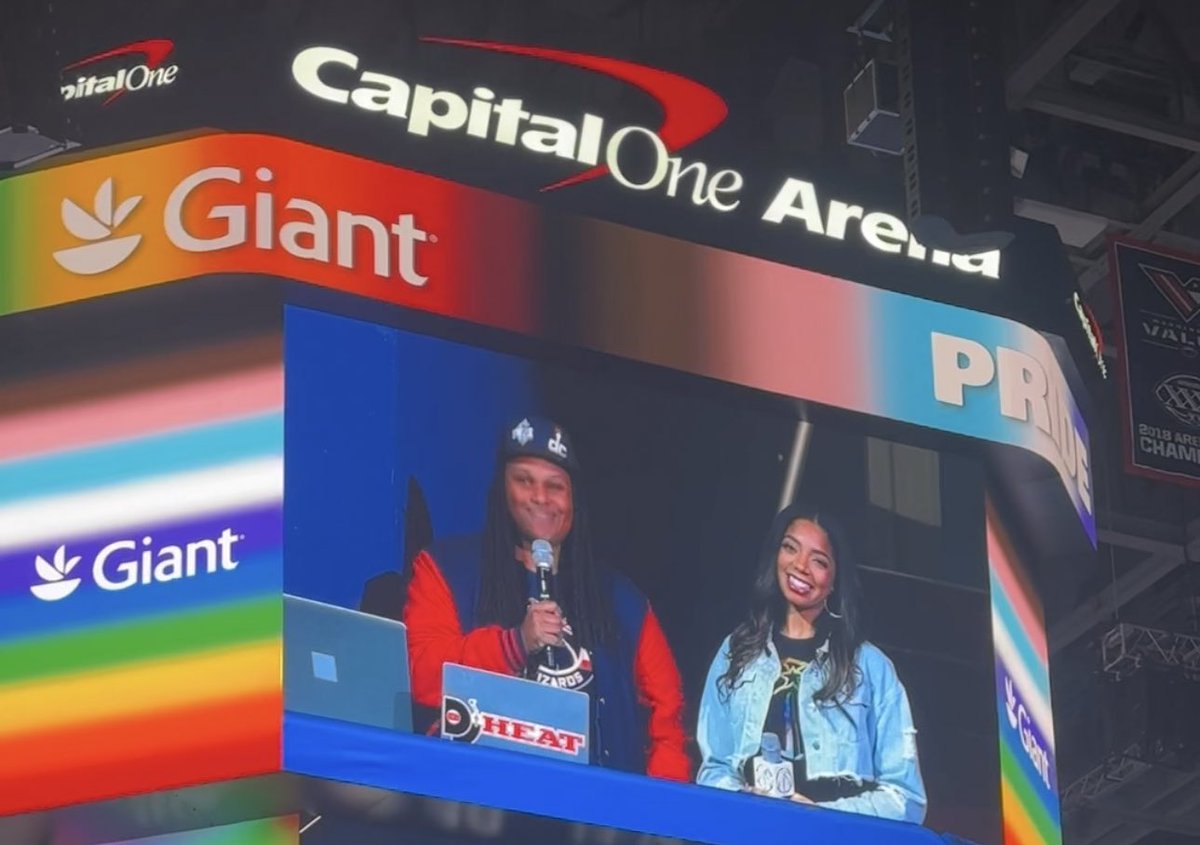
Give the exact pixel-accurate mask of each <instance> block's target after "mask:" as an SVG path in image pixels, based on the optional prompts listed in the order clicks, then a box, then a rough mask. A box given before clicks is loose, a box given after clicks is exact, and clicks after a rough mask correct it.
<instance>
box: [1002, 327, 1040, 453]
mask: <svg viewBox="0 0 1200 845" xmlns="http://www.w3.org/2000/svg"><path fill="white" fill-rule="evenodd" d="M996 368H997V370H998V371H999V374H1000V413H1002V414H1003V415H1004V416H1006V417H1009V418H1011V419H1014V420H1019V421H1020V422H1028V421H1029V419H1030V414H1032V415H1033V422H1034V424H1035V425H1036V426H1037V427H1038V428H1040V429H1041V430H1042V431H1044V432H1045V433H1046V434H1050V433H1051V428H1050V407H1049V405H1048V404H1047V402H1046V393H1047V390H1048V385H1047V383H1046V371H1045V370H1044V369H1042V365H1041V364H1039V363H1038V362H1037V360H1036V359H1035V358H1033V357H1031V356H1029V355H1026V354H1025V353H1023V352H1018V351H1016V350H1015V349H1006V348H1005V347H1003V346H1001V347H999V348H998V349H997V350H996Z"/></svg>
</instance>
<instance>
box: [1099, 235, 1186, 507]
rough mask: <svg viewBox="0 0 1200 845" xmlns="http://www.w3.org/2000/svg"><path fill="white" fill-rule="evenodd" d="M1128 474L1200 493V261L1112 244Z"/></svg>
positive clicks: (1138, 245) (1137, 246)
mask: <svg viewBox="0 0 1200 845" xmlns="http://www.w3.org/2000/svg"><path fill="white" fill-rule="evenodd" d="M1109 266H1111V267H1112V268H1113V283H1114V285H1115V287H1116V294H1117V302H1118V304H1119V320H1118V323H1119V325H1120V331H1121V337H1122V341H1121V356H1122V358H1121V363H1122V367H1121V369H1122V372H1123V373H1124V381H1125V393H1124V402H1125V413H1124V415H1123V417H1122V419H1123V427H1124V431H1125V443H1126V449H1125V466H1126V469H1127V470H1128V471H1129V472H1132V473H1136V474H1138V475H1145V476H1147V477H1150V478H1154V479H1158V480H1160V481H1173V482H1175V483H1177V484H1185V485H1189V486H1200V358H1198V356H1197V352H1198V351H1200V256H1192V257H1189V256H1185V255H1181V254H1178V253H1174V252H1169V251H1165V250H1163V249H1162V248H1161V247H1157V246H1152V245H1150V244H1142V243H1137V242H1132V241H1113V243H1112V255H1111V261H1110V265H1109Z"/></svg>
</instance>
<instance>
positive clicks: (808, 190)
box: [762, 179, 825, 235]
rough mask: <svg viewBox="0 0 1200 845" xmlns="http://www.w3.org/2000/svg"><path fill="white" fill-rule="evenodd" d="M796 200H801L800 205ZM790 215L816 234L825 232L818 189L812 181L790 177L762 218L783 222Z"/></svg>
mask: <svg viewBox="0 0 1200 845" xmlns="http://www.w3.org/2000/svg"><path fill="white" fill-rule="evenodd" d="M796 200H799V201H800V204H799V205H796ZM788 217H795V218H796V219H797V220H800V221H802V222H803V223H804V226H805V228H807V229H808V231H810V232H811V233H813V234H814V235H823V234H825V227H824V225H822V223H821V209H820V207H819V206H818V205H817V189H816V188H814V187H813V184H812V182H804V181H802V180H800V179H788V180H787V181H786V182H784V183H783V187H782V188H780V189H779V192H778V193H777V194H775V199H773V200H771V204H770V205H769V206H767V210H766V211H765V212H763V216H762V219H763V220H766V221H767V222H768V223H782V222H783V221H784V219H785V218H788Z"/></svg>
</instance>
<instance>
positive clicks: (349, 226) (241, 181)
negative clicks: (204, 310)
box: [54, 167, 438, 287]
mask: <svg viewBox="0 0 1200 845" xmlns="http://www.w3.org/2000/svg"><path fill="white" fill-rule="evenodd" d="M252 174H253V175H252V176H250V177H249V178H247V174H246V173H244V172H243V171H242V170H241V169H239V168H236V167H204V168H201V169H200V170H197V171H195V172H194V173H189V174H188V175H187V176H184V177H183V178H182V179H180V180H179V182H178V183H177V184H176V185H175V186H174V187H173V188H172V189H171V192H170V194H168V195H167V201H166V203H165V205H164V207H163V211H162V224H163V234H164V235H165V236H166V239H167V241H168V242H170V244H171V245H172V246H174V247H176V248H177V249H179V250H181V251H183V252H191V253H207V252H220V251H223V250H227V249H234V248H237V247H241V246H246V245H249V246H252V247H253V248H255V249H260V250H266V251H275V250H278V251H280V252H283V253H286V254H288V255H290V256H292V257H293V258H298V259H301V260H304V261H313V262H317V263H320V264H336V265H337V266H338V267H342V268H345V269H347V270H357V269H358V265H359V263H360V261H361V259H362V258H363V256H364V255H365V256H366V259H367V260H366V261H365V262H362V263H366V264H369V265H370V266H371V269H372V270H373V272H374V273H375V275H376V276H380V277H382V278H385V279H391V278H394V277H396V276H398V277H399V278H400V280H401V281H403V282H405V283H406V284H409V285H412V286H413V287H422V286H424V285H425V283H426V282H427V281H428V280H429V277H428V275H426V274H423V273H421V272H420V268H421V266H422V258H421V255H422V254H423V253H424V252H425V251H426V250H428V249H429V246H430V245H433V244H436V243H437V242H438V236H437V235H436V234H432V233H430V232H426V231H425V230H424V229H422V228H420V226H418V225H417V216H416V215H415V214H412V213H405V214H398V215H396V217H395V219H394V220H393V221H388V220H383V219H379V218H377V217H374V216H372V215H370V214H359V213H356V212H353V211H349V210H343V209H334V210H332V211H330V210H328V209H326V208H325V207H324V206H323V205H321V204H320V203H318V202H315V201H314V200H312V199H309V198H305V197H289V198H286V199H285V200H283V201H282V202H281V201H280V199H279V198H277V197H276V196H275V195H274V194H273V193H272V192H271V190H270V187H271V185H272V183H273V182H274V180H275V173H274V172H273V171H272V170H271V169H270V168H269V167H257V168H254V169H253V170H252ZM250 179H253V180H254V181H255V182H257V183H258V188H259V190H257V191H255V192H254V194H253V196H252V197H247V199H248V201H247V202H241V203H222V204H214V203H213V202H212V201H211V199H209V200H208V202H206V201H205V200H206V196H210V195H209V191H210V190H212V189H213V188H214V187H216V186H224V187H225V188H226V189H228V187H229V186H230V185H236V186H244V185H246V183H247V182H248V181H249V180H250ZM114 192H115V188H114V186H113V179H112V177H109V178H108V179H105V180H104V182H103V183H102V184H101V185H100V187H99V189H98V190H97V191H96V195H95V197H94V199H93V202H92V210H91V211H90V212H89V211H86V210H85V209H83V208H81V207H80V206H79V205H78V204H77V203H76V202H75V201H74V200H72V199H71V198H69V197H64V198H63V201H62V223H63V226H64V227H65V228H66V229H67V231H68V232H70V233H71V234H72V235H74V236H75V237H76V238H78V239H79V240H81V241H87V242H88V243H85V244H83V245H81V246H74V247H70V248H68V249H60V250H58V251H56V252H55V253H54V260H55V261H56V262H58V265H59V266H60V267H62V268H63V269H64V270H67V271H69V272H71V273H75V274H76V275H79V276H94V275H97V274H99V273H105V272H107V271H109V270H112V269H115V268H116V267H118V266H120V265H121V264H122V263H124V262H125V261H126V260H127V259H128V258H129V257H130V256H131V255H133V252H134V250H136V249H137V247H138V245H139V244H140V243H141V242H142V235H141V234H129V235H124V236H122V237H114V235H116V234H117V230H118V229H120V228H121V227H122V225H123V224H124V223H125V222H126V220H127V219H128V218H129V215H130V214H132V213H133V211H134V209H136V208H137V207H138V204H139V203H140V202H141V201H142V197H141V196H132V197H128V198H126V199H124V200H122V201H121V202H120V203H117V204H116V205H115V207H114ZM185 205H189V206H195V207H199V208H201V209H202V212H201V214H200V215H199V216H200V217H201V218H203V219H205V220H209V221H213V222H215V223H216V224H217V230H218V231H217V233H216V234H212V233H205V234H203V235H201V234H199V233H197V232H195V231H192V230H190V229H189V228H188V225H187V223H185V222H184V206H185ZM280 206H282V210H283V211H286V212H290V213H289V214H288V219H287V220H286V222H284V220H282V219H280V218H281V217H282V216H283V215H282V214H280V208H279V207H280Z"/></svg>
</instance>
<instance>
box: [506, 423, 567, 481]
mask: <svg viewBox="0 0 1200 845" xmlns="http://www.w3.org/2000/svg"><path fill="white" fill-rule="evenodd" d="M500 454H501V455H502V456H503V458H504V460H505V461H508V460H510V459H512V458H519V457H531V458H541V459H542V460H545V461H549V462H550V463H552V464H557V465H558V466H560V467H562V468H563V469H565V470H566V471H567V472H569V473H571V474H574V473H575V472H576V471H577V470H578V469H579V462H578V461H577V460H576V459H575V446H574V444H572V443H571V438H570V435H568V434H567V430H566V429H565V428H563V427H562V426H561V425H559V424H558V423H556V422H554V420H550V419H547V418H546V417H542V416H538V415H536V414H530V415H528V416H524V417H519V418H518V419H515V420H513V421H512V422H510V423H509V425H508V426H507V427H506V428H505V430H504V432H503V435H502V436H501V439H500Z"/></svg>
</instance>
